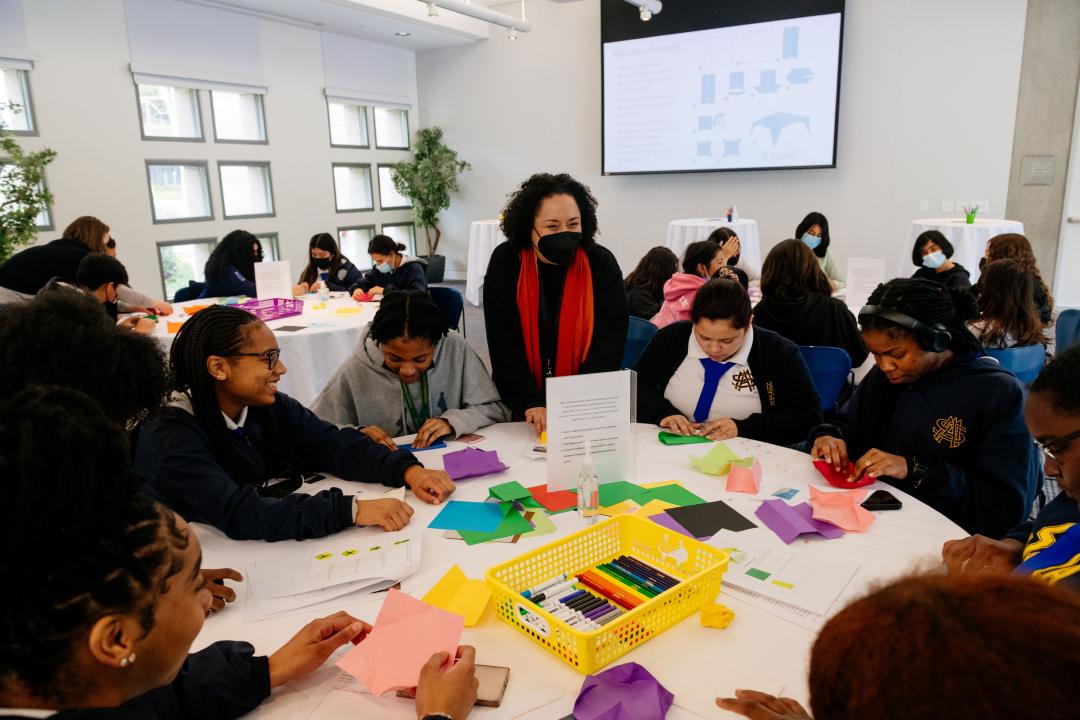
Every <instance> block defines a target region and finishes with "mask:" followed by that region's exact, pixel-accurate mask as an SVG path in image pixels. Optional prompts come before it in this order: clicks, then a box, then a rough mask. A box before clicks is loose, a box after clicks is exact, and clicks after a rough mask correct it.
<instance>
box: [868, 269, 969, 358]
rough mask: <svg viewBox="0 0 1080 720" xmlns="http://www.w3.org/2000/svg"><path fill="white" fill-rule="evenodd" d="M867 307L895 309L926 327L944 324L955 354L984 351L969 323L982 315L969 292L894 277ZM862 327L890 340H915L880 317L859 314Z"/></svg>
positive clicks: (909, 332) (908, 333)
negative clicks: (900, 337) (881, 332)
mask: <svg viewBox="0 0 1080 720" xmlns="http://www.w3.org/2000/svg"><path fill="white" fill-rule="evenodd" d="M867 304H869V305H878V306H880V307H884V308H888V309H890V310H895V311H897V312H900V313H903V314H904V315H907V316H909V317H913V318H915V319H916V320H918V321H919V322H921V323H923V324H924V325H931V326H933V325H942V326H943V327H944V328H945V329H946V330H948V331H949V334H950V335H952V342H951V343H949V349H950V350H952V351H953V352H956V353H965V352H974V353H979V352H982V345H980V344H979V341H978V340H976V339H975V336H974V335H972V334H971V331H970V330H968V328H967V324H966V323H967V321H968V320H974V319H975V317H976V316H977V315H978V314H979V306H978V305H977V304H976V302H975V297H974V296H973V295H972V294H971V293H970V292H968V291H967V290H950V289H948V288H946V287H944V286H943V285H940V284H938V283H935V282H931V281H929V280H922V279H918V278H895V279H893V280H890V281H889V282H887V283H882V284H881V285H878V286H877V288H876V289H875V290H874V292H873V293H871V294H870V298H869V300H868V301H867ZM859 325H860V326H861V327H862V330H863V332H867V331H870V330H881V331H883V332H885V333H887V334H888V335H889V336H890V337H898V336H903V335H907V336H910V337H914V334H913V333H912V331H911V330H908V329H907V328H904V327H901V326H900V325H897V324H896V323H894V322H893V321H892V320H888V319H886V318H883V317H879V316H877V315H859Z"/></svg>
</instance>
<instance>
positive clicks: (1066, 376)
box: [1031, 346, 1080, 415]
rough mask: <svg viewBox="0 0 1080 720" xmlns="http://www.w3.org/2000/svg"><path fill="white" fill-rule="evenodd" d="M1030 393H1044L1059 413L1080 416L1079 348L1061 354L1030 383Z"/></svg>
mask: <svg viewBox="0 0 1080 720" xmlns="http://www.w3.org/2000/svg"><path fill="white" fill-rule="evenodd" d="M1031 392H1033V393H1046V394H1047V395H1048V396H1049V399H1050V406H1051V407H1052V408H1054V410H1056V411H1057V412H1059V413H1064V414H1066V415H1080V346H1073V347H1071V348H1069V349H1068V350H1066V351H1065V352H1063V353H1061V354H1060V355H1058V356H1057V357H1055V358H1054V359H1053V360H1051V361H1050V362H1049V363H1047V365H1046V367H1044V368H1043V369H1042V372H1040V373H1039V376H1038V377H1037V378H1035V381H1034V382H1033V383H1031Z"/></svg>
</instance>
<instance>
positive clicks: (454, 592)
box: [423, 564, 491, 627]
mask: <svg viewBox="0 0 1080 720" xmlns="http://www.w3.org/2000/svg"><path fill="white" fill-rule="evenodd" d="M490 598H491V590H489V589H488V586H487V583H485V582H484V581H483V580H470V579H469V578H467V577H465V573H464V571H462V569H461V568H460V567H458V566H457V565H456V564H455V565H454V566H453V567H452V568H450V569H449V570H447V571H446V574H445V575H443V576H442V579H441V580H439V582H437V583H435V586H434V587H433V588H431V589H430V590H428V593H427V595H425V596H424V598H423V599H424V602H426V603H427V604H429V605H434V606H435V607H437V608H441V609H442V610H445V611H447V612H452V613H454V614H455V615H461V616H462V617H463V618H465V627H472V626H473V625H475V624H476V623H478V622H480V618H481V616H482V615H483V614H484V609H485V608H487V604H488V600H489V599H490Z"/></svg>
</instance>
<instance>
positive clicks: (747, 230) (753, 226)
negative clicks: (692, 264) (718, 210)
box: [664, 218, 761, 280]
mask: <svg viewBox="0 0 1080 720" xmlns="http://www.w3.org/2000/svg"><path fill="white" fill-rule="evenodd" d="M718 227H727V228H731V229H732V230H734V231H735V234H736V235H738V236H739V245H740V246H741V248H742V249H741V251H740V253H739V267H740V268H741V269H742V270H744V271H745V272H746V273H747V274H748V275H749V276H750V279H751V280H753V279H755V278H757V277H758V276H759V275H760V273H761V241H760V240H759V239H758V226H757V220H751V219H749V218H739V219H738V220H736V221H734V222H728V221H727V220H724V219H723V218H688V219H685V220H672V221H671V222H670V223H668V228H667V242H665V243H664V244H665V245H667V246H668V248H670V249H671V251H672V252H674V253H675V254H676V255H678V256H679V260H680V261H682V256H683V253H685V252H686V246H687V245H689V244H690V243H695V242H698V241H700V240H708V239H709V235H711V234H712V232H713V230H715V229H716V228H718ZM751 271H752V272H751Z"/></svg>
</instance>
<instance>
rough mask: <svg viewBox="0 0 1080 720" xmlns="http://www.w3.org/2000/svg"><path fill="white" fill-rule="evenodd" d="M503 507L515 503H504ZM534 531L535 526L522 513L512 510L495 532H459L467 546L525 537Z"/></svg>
mask: <svg viewBox="0 0 1080 720" xmlns="http://www.w3.org/2000/svg"><path fill="white" fill-rule="evenodd" d="M502 505H504V506H505V505H510V506H511V508H512V506H513V503H502ZM532 531H533V526H532V525H531V524H530V523H529V521H528V520H526V519H525V518H524V517H523V516H522V514H521V513H520V512H518V511H517V510H514V509H511V510H510V511H509V512H508V513H507V514H506V517H504V518H503V521H502V522H501V523H499V526H498V527H497V528H495V529H494V530H491V531H488V532H478V531H474V530H458V532H459V533H460V534H461V539H462V540H464V541H465V544H466V545H478V544H480V543H483V542H489V541H491V540H498V539H500V538H504V537H510V536H511V535H524V534H526V533H530V532H532Z"/></svg>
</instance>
